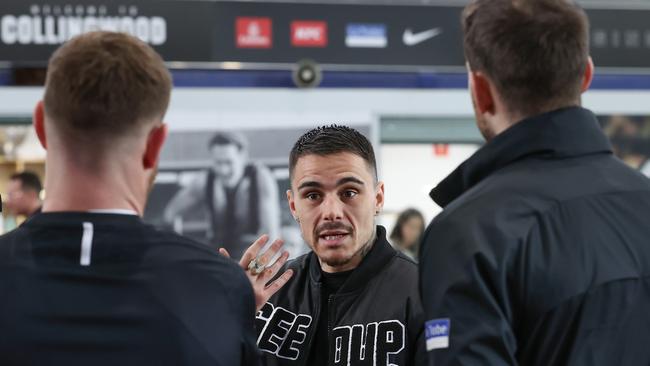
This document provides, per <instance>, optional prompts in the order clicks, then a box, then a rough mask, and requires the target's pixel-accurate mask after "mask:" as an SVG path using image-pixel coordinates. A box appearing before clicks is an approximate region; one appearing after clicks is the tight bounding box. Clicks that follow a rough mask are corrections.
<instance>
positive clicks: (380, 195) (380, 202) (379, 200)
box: [375, 181, 384, 214]
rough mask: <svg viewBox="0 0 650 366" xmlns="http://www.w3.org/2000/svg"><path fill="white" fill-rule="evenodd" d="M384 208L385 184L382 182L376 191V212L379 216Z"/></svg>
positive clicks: (378, 184)
mask: <svg viewBox="0 0 650 366" xmlns="http://www.w3.org/2000/svg"><path fill="white" fill-rule="evenodd" d="M382 208H384V182H381V181H380V182H379V183H377V189H376V190H375V212H377V213H378V214H379V213H380V212H381V209H382Z"/></svg>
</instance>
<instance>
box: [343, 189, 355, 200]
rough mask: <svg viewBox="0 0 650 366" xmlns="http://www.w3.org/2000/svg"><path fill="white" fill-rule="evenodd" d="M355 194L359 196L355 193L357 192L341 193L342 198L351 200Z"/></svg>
mask: <svg viewBox="0 0 650 366" xmlns="http://www.w3.org/2000/svg"><path fill="white" fill-rule="evenodd" d="M357 194H359V193H357V191H352V190H348V191H344V192H343V197H345V198H352V197H354V196H356V195H357Z"/></svg>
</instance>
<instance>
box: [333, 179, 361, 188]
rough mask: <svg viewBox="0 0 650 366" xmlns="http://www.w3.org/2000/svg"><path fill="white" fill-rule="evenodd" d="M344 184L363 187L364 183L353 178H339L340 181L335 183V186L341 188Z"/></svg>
mask: <svg viewBox="0 0 650 366" xmlns="http://www.w3.org/2000/svg"><path fill="white" fill-rule="evenodd" d="M346 183H356V184H358V185H361V186H362V185H364V183H363V181H362V180H361V179H359V178H355V177H345V178H341V179H339V180H338V182H336V185H337V186H342V185H344V184H346Z"/></svg>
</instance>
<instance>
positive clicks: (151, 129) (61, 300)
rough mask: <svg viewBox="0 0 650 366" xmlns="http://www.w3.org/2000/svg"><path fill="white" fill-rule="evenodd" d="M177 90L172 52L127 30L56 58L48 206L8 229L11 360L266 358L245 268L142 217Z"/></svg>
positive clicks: (0, 297)
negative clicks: (166, 58)
mask: <svg viewBox="0 0 650 366" xmlns="http://www.w3.org/2000/svg"><path fill="white" fill-rule="evenodd" d="M171 86H172V84H171V77H170V75H169V72H168V71H167V69H166V68H165V65H164V63H163V60H162V59H161V58H160V56H159V55H158V54H157V53H156V52H155V51H154V50H153V49H152V48H151V47H149V46H147V45H146V44H144V43H143V42H141V41H140V40H138V39H136V38H134V37H131V36H128V35H125V34H122V33H108V32H95V33H89V34H85V35H82V36H79V37H76V38H74V39H72V40H70V41H68V42H67V43H66V44H65V45H63V46H62V47H61V48H59V49H58V51H56V52H55V53H54V55H53V56H52V58H51V60H50V62H49V65H48V70H47V83H46V87H45V97H44V101H43V102H39V103H38V105H37V107H36V111H35V114H34V126H35V129H36V133H37V135H38V137H39V139H40V141H41V143H42V145H43V146H44V147H46V148H47V151H48V153H47V162H46V163H47V176H46V180H45V187H46V190H47V197H46V199H45V201H44V204H43V212H42V213H39V214H36V215H34V216H32V217H31V218H29V219H28V220H27V221H26V222H25V223H24V224H23V225H22V226H21V227H20V228H18V229H16V230H14V231H12V232H10V233H8V234H6V235H4V236H2V237H0V359H1V360H2V361H0V363H1V364H2V365H7V366H12V365H16V366H17V365H21V366H23V365H68V366H74V365H170V366H172V365H173V366H177V365H206V366H207V365H228V366H232V365H246V366H249V365H255V364H257V361H258V360H257V358H258V352H257V349H256V345H255V330H254V321H255V320H254V319H255V318H254V316H255V305H256V304H255V301H254V298H253V289H251V284H250V283H249V280H248V279H247V277H246V275H245V274H244V271H242V269H241V268H239V266H238V265H237V264H235V263H234V262H231V261H230V260H228V259H226V258H224V257H223V256H220V255H219V254H218V253H216V252H215V251H213V250H210V249H209V248H207V247H206V246H204V245H202V244H199V243H196V242H193V241H191V240H188V239H185V238H183V237H180V236H178V235H176V234H173V233H167V232H162V231H159V230H156V229H155V228H154V227H152V226H150V225H147V224H145V223H144V222H142V220H141V218H140V216H141V215H142V212H143V210H144V206H145V203H146V198H147V193H148V191H149V189H150V188H151V183H152V181H153V177H154V175H155V172H156V166H157V162H158V157H159V154H160V149H161V146H162V144H163V142H164V140H165V136H166V131H167V130H166V126H165V124H164V123H162V119H163V116H164V114H165V111H166V109H167V105H168V103H169V97H170V91H171ZM262 241H264V239H262V240H261V241H260V242H262ZM274 248H275V249H274V251H277V249H278V248H277V245H276V244H274ZM281 258H286V254H285V255H284V256H283V257H281ZM271 272H272V270H271ZM269 275H272V274H270V273H269ZM282 278H283V277H282V276H281V277H280V279H282ZM276 283H277V282H276ZM256 288H257V286H256ZM257 292H258V293H259V295H262V296H265V294H264V292H260V291H257ZM267 298H268V297H267ZM262 304H263V303H262Z"/></svg>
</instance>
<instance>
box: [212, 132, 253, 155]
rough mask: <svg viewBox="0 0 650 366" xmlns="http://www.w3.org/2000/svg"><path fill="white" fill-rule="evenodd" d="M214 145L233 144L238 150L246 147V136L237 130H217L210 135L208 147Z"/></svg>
mask: <svg viewBox="0 0 650 366" xmlns="http://www.w3.org/2000/svg"><path fill="white" fill-rule="evenodd" d="M215 145H235V146H237V149H238V150H239V151H243V150H246V149H248V142H247V141H246V137H244V135H242V134H241V133H237V132H217V133H216V134H214V136H212V138H211V139H210V142H208V147H209V148H210V149H212V148H213V147H214V146H215Z"/></svg>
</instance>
